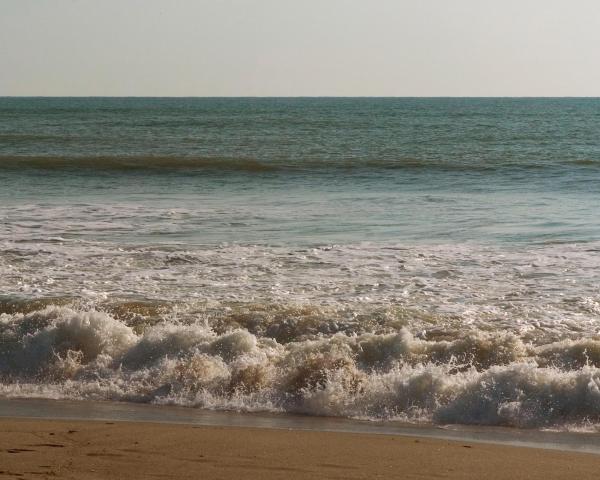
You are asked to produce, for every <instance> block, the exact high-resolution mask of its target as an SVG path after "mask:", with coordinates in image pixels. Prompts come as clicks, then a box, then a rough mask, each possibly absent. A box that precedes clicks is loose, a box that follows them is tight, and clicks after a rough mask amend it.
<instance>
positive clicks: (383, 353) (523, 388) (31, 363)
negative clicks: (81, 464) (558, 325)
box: [0, 306, 600, 427]
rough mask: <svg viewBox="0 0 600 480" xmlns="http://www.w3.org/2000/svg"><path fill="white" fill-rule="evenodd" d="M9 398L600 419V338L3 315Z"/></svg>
mask: <svg viewBox="0 0 600 480" xmlns="http://www.w3.org/2000/svg"><path fill="white" fill-rule="evenodd" d="M0 344H1V345H2V350H1V351H0V375H1V378H2V381H1V382H0V394H2V395H3V396H7V397H36V396H37V397H49V398H69V399H97V400H98V399H99V400H119V401H133V402H151V403H159V404H176V405H185V406H197V407H202V408H210V409H228V410H230V409H233V410H241V411H273V412H281V411H284V412H297V413H304V414H309V415H329V416H344V417H354V418H368V419H401V420H407V421H413V422H435V423H462V424H484V425H504V426H514V427H562V426H565V425H597V424H598V423H600V341H598V340H579V341H571V340H568V341H562V342H555V343H550V344H546V345H541V346H534V345H531V344H527V343H524V342H523V341H522V340H521V339H519V338H517V337H516V336H514V335H512V334H505V333H494V334H492V333H485V332H477V331H472V332H465V333H463V334H461V335H460V336H458V337H455V338H448V339H445V340H437V341H436V340H426V339H419V338H417V337H415V336H414V335H413V334H412V333H411V332H410V331H408V330H407V329H404V328H403V329H401V330H399V331H398V332H397V333H391V334H370V333H366V334H361V335H346V334H342V333H338V334H335V335H332V336H328V337H323V338H318V337H315V338H313V339H306V340H297V341H292V342H289V343H280V342H278V341H277V340H275V339H274V338H271V337H270V336H260V335H255V334H252V333H250V332H249V331H248V330H245V329H243V328H236V329H230V330H226V331H223V332H221V333H218V332H216V331H215V330H213V329H212V328H211V327H209V326H208V325H207V324H206V323H203V322H198V323H179V322H168V321H163V322H159V323H158V324H154V325H152V326H146V327H144V328H141V329H140V328H137V329H136V328H133V327H131V326H128V325H127V324H126V323H124V322H122V321H120V320H117V319H116V318H115V317H113V316H111V315H108V314H106V313H102V312H98V311H94V310H89V311H76V310H72V309H69V308H65V307H56V306H49V307H46V308H44V309H43V310H38V311H34V312H31V313H28V314H18V313H15V314H4V315H2V316H1V317H0Z"/></svg>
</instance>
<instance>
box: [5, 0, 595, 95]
mask: <svg viewBox="0 0 600 480" xmlns="http://www.w3.org/2000/svg"><path fill="white" fill-rule="evenodd" d="M599 48H600V1H598V0H295V1H292V0H0V95H149V96H156V95H164V96H170V95H184V96H187V95H189V96H214V95H217V96H221V95H223V96H230V95H234V96H236V95H243V96H245V95H248V96H254V95H259V96H262V95H273V96H280V95H281V96H284V95H285V96H288V95H290V96H296V95H350V96H351V95H365V96H371V95H377V96H440V95H441V96H446V95H448V96H454V95H458V96H479V95H490V96H496V95H498V96H505V95H508V96H522V95H525V96H571V95H572V96H600V60H598V58H599V56H598V55H599V54H598V50H599Z"/></svg>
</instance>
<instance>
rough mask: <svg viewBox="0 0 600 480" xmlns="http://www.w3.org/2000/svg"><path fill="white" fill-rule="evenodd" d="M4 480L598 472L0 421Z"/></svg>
mask: <svg viewBox="0 0 600 480" xmlns="http://www.w3.org/2000/svg"><path fill="white" fill-rule="evenodd" d="M0 430H1V434H0V478H21V479H22V478H32V479H33V478H38V479H39V478H43V479H45V478H52V479H56V478H60V479H104V478H110V479H118V478H123V479H125V478H127V479H138V478H139V479H146V478H173V479H175V478H176V479H187V478H190V479H191V478H203V479H226V478H247V479H278V478H286V479H300V478H302V479H304V478H307V479H308V478H311V479H312V478H338V479H355V478H365V479H366V478H420V479H424V478H432V479H433V478H449V479H481V478H487V479H504V478H511V479H513V480H514V479H521V478H522V479H537V478H539V479H549V478H557V479H558V478H578V479H587V478H589V479H592V478H597V475H598V468H599V467H600V457H599V456H598V455H594V454H586V453H571V452H560V451H552V450H544V449H536V448H518V447H510V446H503V445H491V444H481V443H473V442H454V441H446V440H434V439H426V438H416V437H414V438H411V437H400V436H391V435H368V434H351V433H338V432H336V433H332V432H314V431H296V430H276V429H257V428H234V427H208V426H191V425H189V426H188V425H167V424H153V423H129V422H105V421H65V420H27V419H2V420H0Z"/></svg>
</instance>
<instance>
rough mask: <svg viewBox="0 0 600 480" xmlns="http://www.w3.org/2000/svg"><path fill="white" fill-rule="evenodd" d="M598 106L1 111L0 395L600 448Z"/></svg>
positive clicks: (265, 105)
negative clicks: (501, 433) (491, 434)
mask: <svg viewBox="0 0 600 480" xmlns="http://www.w3.org/2000/svg"><path fill="white" fill-rule="evenodd" d="M599 133H600V100H598V99H391V98H390V99H384V98H381V99H342V98H339V99H329V98H323V99H277V98H274V99H198V98H191V99H158V98H157V99H144V98H124V99H116V98H112V99H111V98H91V99H85V98H81V99H79V98H52V99H50V98H47V99H46V98H0V396H3V397H9V398H14V397H25V398H30V397H42V398H62V399H75V400H101V401H120V402H123V401H125V402H142V403H154V404H175V405H184V406H189V407H200V408H208V409H217V410H239V411H243V412H245V411H268V412H295V413H303V414H309V415H315V416H322V415H326V416H341V417H352V418H359V419H371V420H383V421H386V420H403V421H409V422H415V423H434V424H449V423H456V424H485V425H505V426H511V427H533V428H540V427H544V428H551V429H558V430H572V429H575V430H581V429H585V430H593V431H597V430H600V256H599V255H598V254H599V252H600V222H599V218H598V215H597V211H598V205H600V188H599V187H598V185H600V182H599V181H600V146H599V142H598V138H600V135H599Z"/></svg>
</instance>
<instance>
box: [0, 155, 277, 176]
mask: <svg viewBox="0 0 600 480" xmlns="http://www.w3.org/2000/svg"><path fill="white" fill-rule="evenodd" d="M23 168H25V169H38V170H69V169H71V170H95V171H102V170H106V171H137V170H142V171H152V170H159V171H163V170H231V171H247V172H262V171H270V170H275V169H276V167H275V166H271V165H267V164H263V163H261V162H258V161H256V160H253V159H245V158H239V159H234V158H187V157H158V156H121V157H94V156H91V157H51V156H49V157H26V156H22V157H21V156H9V157H2V156H0V170H2V169H6V170H10V169H17V170H19V169H23Z"/></svg>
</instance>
